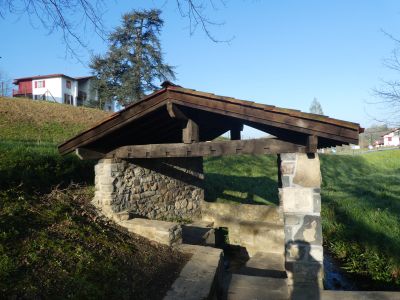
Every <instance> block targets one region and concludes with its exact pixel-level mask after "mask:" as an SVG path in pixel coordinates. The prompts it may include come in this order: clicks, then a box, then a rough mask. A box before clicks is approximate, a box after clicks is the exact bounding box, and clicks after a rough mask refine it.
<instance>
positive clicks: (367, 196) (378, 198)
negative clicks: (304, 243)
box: [204, 150, 400, 288]
mask: <svg viewBox="0 0 400 300" xmlns="http://www.w3.org/2000/svg"><path fill="white" fill-rule="evenodd" d="M320 157H321V172H322V177H323V183H322V220H323V222H322V225H323V235H324V243H325V246H326V247H327V249H328V251H330V252H331V253H332V254H333V255H334V257H336V258H338V259H340V261H341V262H342V264H343V267H344V268H345V269H346V270H347V271H348V272H353V273H355V274H358V275H362V276H365V277H366V278H367V279H372V280H373V282H368V284H369V285H370V286H369V287H364V288H374V287H375V288H386V286H387V285H389V286H390V285H392V286H393V285H397V286H398V287H400V151H399V150H394V151H382V152H376V153H369V154H365V155H358V156H346V155H340V156H339V155H336V156H335V155H321V156H320ZM204 170H205V179H206V200H209V201H221V202H232V203H255V204H270V203H273V204H277V203H278V190H277V189H278V184H277V162H276V156H274V155H271V156H232V157H223V158H210V159H206V160H205V163H204Z"/></svg>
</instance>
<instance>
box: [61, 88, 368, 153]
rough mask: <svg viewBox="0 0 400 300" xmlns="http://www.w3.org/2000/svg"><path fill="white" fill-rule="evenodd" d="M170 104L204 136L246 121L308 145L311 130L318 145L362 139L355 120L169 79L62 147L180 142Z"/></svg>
mask: <svg viewBox="0 0 400 300" xmlns="http://www.w3.org/2000/svg"><path fill="white" fill-rule="evenodd" d="M167 104H168V105H171V104H173V105H175V106H176V107H177V108H179V110H181V111H182V112H183V113H184V115H186V116H187V117H188V118H190V119H192V120H193V121H194V122H196V123H197V124H198V126H199V139H200V142H201V141H210V140H213V139H215V138H216V137H218V136H220V135H221V134H223V133H225V132H227V131H229V130H231V129H235V128H240V126H242V125H248V126H251V127H253V128H256V129H259V130H261V131H264V132H266V133H269V134H271V135H274V136H276V137H277V138H278V139H281V140H284V141H288V142H292V143H295V144H299V145H306V143H307V138H308V136H310V135H315V136H317V137H318V147H319V148H321V147H330V146H335V145H342V144H349V143H355V144H357V143H358V134H359V131H360V126H359V125H358V124H355V123H351V122H346V121H340V120H336V119H332V118H329V117H326V116H320V115H314V114H309V113H302V112H300V111H297V110H290V109H283V108H278V107H275V106H269V105H264V104H258V103H254V102H249V101H243V100H238V99H233V98H228V97H222V96H216V95H214V94H209V93H202V92H197V91H194V90H190V89H185V88H182V87H178V86H172V85H169V86H166V87H165V88H163V89H161V90H159V91H157V92H155V93H153V94H151V95H149V96H147V97H146V98H144V99H143V100H142V101H140V102H137V103H135V104H132V105H130V106H128V107H127V108H125V109H124V110H122V111H120V112H118V113H115V114H114V115H112V116H111V117H109V118H107V119H106V120H104V121H103V122H101V123H100V124H97V125H96V126H94V127H92V128H90V129H89V130H87V131H84V132H82V133H80V134H79V135H77V136H75V137H74V138H72V139H70V140H68V141H66V142H64V143H63V144H61V145H60V146H59V151H60V153H62V154H66V153H69V152H71V151H73V150H75V149H76V148H87V149H91V150H96V151H99V152H103V153H106V152H109V151H112V150H114V149H116V148H118V147H121V146H126V145H145V144H163V143H180V142H182V128H183V127H184V125H185V124H184V123H185V122H184V121H182V120H181V119H179V118H173V117H171V116H170V114H169V112H168V110H167Z"/></svg>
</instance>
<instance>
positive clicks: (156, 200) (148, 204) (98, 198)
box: [93, 158, 204, 219]
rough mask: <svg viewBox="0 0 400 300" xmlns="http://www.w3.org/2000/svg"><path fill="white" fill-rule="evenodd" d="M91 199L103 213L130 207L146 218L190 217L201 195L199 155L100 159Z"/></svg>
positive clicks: (197, 208)
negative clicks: (196, 156)
mask: <svg viewBox="0 0 400 300" xmlns="http://www.w3.org/2000/svg"><path fill="white" fill-rule="evenodd" d="M95 175H96V176H95V185H96V191H95V197H94V199H93V203H94V204H95V205H96V206H98V207H99V208H100V209H101V210H102V211H103V213H104V214H105V215H107V216H109V217H112V216H113V215H115V214H116V213H118V212H123V211H130V212H131V213H132V214H134V215H137V216H143V217H147V218H149V219H177V218H188V219H193V218H197V217H199V216H200V202H201V200H202V199H203V198H204V190H203V178H204V176H203V159H202V158H165V159H135V160H129V161H127V160H115V159H102V160H100V161H99V162H98V164H97V165H96V166H95Z"/></svg>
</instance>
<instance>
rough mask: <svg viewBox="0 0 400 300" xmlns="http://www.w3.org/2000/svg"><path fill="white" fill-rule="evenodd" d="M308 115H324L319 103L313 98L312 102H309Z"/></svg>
mask: <svg viewBox="0 0 400 300" xmlns="http://www.w3.org/2000/svg"><path fill="white" fill-rule="evenodd" d="M310 113H313V114H316V115H323V114H324V112H323V111H322V106H321V103H319V101H318V100H317V98H314V100H313V101H312V102H311V106H310Z"/></svg>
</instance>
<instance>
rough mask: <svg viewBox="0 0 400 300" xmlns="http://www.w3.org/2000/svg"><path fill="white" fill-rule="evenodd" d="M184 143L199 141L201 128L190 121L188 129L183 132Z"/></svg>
mask: <svg viewBox="0 0 400 300" xmlns="http://www.w3.org/2000/svg"><path fill="white" fill-rule="evenodd" d="M182 141H183V142H184V143H185V144H191V143H197V142H198V141H199V126H198V125H197V124H196V123H195V122H194V121H193V120H192V119H189V120H188V121H187V123H186V127H185V128H183V130H182Z"/></svg>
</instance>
